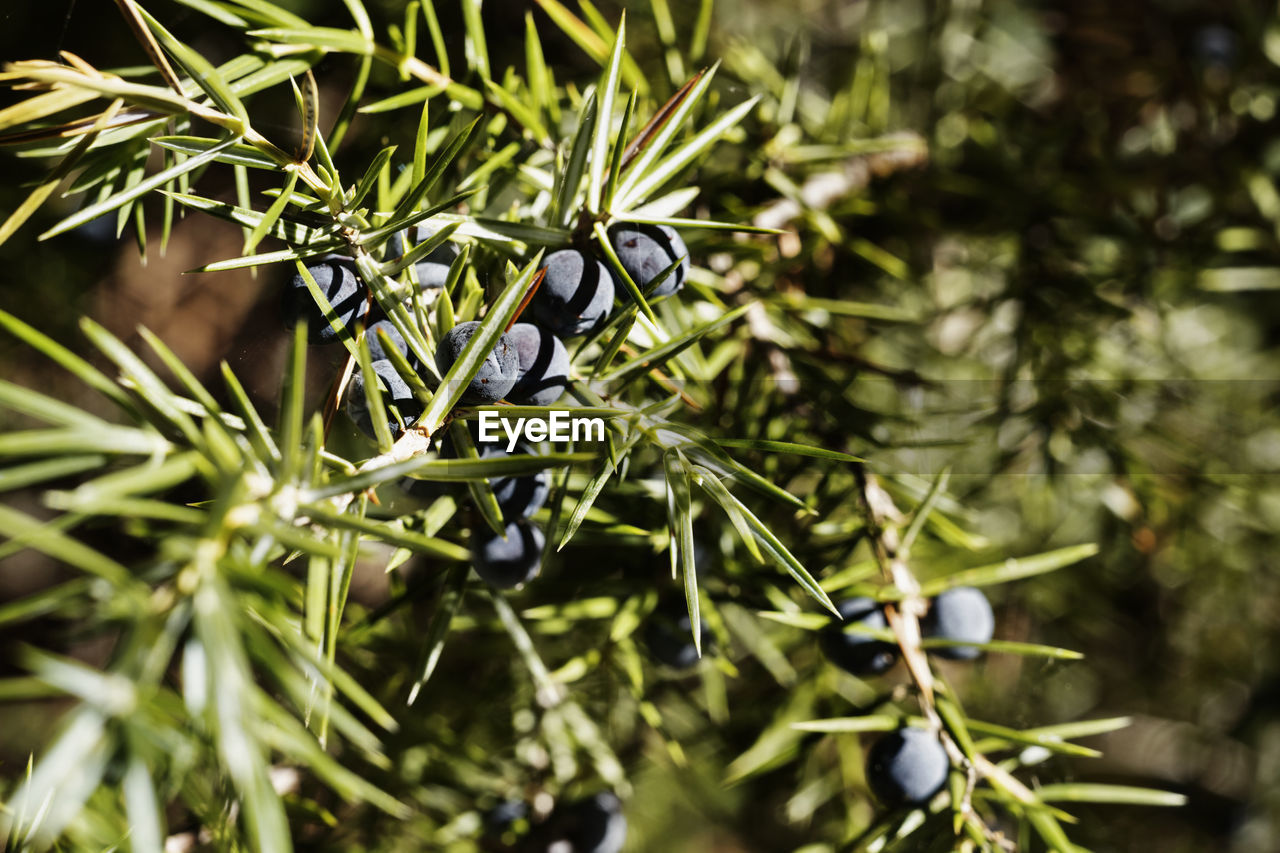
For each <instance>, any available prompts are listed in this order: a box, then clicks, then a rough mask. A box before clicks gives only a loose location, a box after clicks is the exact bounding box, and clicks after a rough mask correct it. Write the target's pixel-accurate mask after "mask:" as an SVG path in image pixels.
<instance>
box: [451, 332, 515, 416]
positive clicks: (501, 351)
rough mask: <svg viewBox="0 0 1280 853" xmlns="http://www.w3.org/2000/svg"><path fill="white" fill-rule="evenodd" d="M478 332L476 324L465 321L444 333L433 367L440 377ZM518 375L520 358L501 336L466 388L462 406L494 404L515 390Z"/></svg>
mask: <svg viewBox="0 0 1280 853" xmlns="http://www.w3.org/2000/svg"><path fill="white" fill-rule="evenodd" d="M479 328H480V321H479V320H469V321H467V322H465V323H459V324H458V325H456V326H454V327H453V328H452V329H450V330H449V331H448V333H447V334H446V335H445V336H444V339H443V340H442V341H440V345H439V346H438V347H436V367H438V368H440V373H441V375H443V374H445V373H447V372H448V370H449V368H451V367H453V363H454V362H455V361H457V360H458V356H460V355H462V350H463V349H464V348H466V346H467V343H468V342H469V341H470V340H471V336H472V335H474V334H475V333H476V330H477V329H479ZM519 375H520V357H519V355H518V354H517V353H516V348H515V345H514V344H513V343H512V342H511V338H510V337H508V336H507V334H506V333H505V332H504V333H503V334H502V335H500V336H499V337H498V342H497V343H496V344H494V346H493V349H492V350H490V351H489V354H488V355H486V356H485V359H484V362H483V363H482V364H481V365H480V370H479V371H477V372H476V375H475V377H474V378H473V379H472V380H471V382H470V383H469V384H468V385H467V389H466V390H465V391H464V392H463V394H462V402H464V403H470V404H472V405H483V404H485V403H496V402H498V401H499V400H501V399H502V398H503V397H505V396H507V394H508V393H510V391H511V389H512V388H514V387H515V385H516V377H517V376H519Z"/></svg>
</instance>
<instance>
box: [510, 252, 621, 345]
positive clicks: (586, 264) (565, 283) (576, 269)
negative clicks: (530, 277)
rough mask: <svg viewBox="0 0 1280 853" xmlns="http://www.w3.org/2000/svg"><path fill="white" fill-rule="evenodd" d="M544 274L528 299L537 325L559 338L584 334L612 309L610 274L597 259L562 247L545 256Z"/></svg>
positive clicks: (601, 321) (611, 281)
mask: <svg viewBox="0 0 1280 853" xmlns="http://www.w3.org/2000/svg"><path fill="white" fill-rule="evenodd" d="M543 266H544V267H545V268H546V270H547V274H546V278H544V279H543V281H542V284H541V285H540V286H539V287H538V292H537V293H536V294H534V297H533V301H532V302H530V303H529V312H530V313H531V314H532V316H533V318H534V319H535V320H537V322H538V325H540V326H543V327H545V328H547V329H550V330H551V331H552V332H554V333H555V334H557V335H559V336H560V337H562V338H571V337H573V336H574V335H583V334H586V333H587V332H590V331H592V330H593V329H595V328H596V327H597V326H599V325H600V324H602V323H603V322H604V321H605V319H607V318H608V316H609V312H610V311H612V310H613V277H612V276H610V275H609V270H608V268H607V267H605V265H604V264H602V263H600V261H598V260H596V259H595V258H593V257H591V256H590V255H585V254H583V253H582V252H579V251H578V250H577V249H563V250H561V251H559V252H553V253H551V254H550V255H548V256H547V259H546V261H545V262H544V263H543Z"/></svg>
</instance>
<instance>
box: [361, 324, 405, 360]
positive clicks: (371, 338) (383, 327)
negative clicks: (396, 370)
mask: <svg viewBox="0 0 1280 853" xmlns="http://www.w3.org/2000/svg"><path fill="white" fill-rule="evenodd" d="M379 332H381V333H382V334H384V335H386V337H387V338H389V339H390V341H391V346H392V347H394V348H395V349H397V350H399V351H400V354H401V355H403V356H404V357H405V358H406V359H407V360H408V361H409V364H410V365H411V366H412V365H414V364H415V363H416V362H417V359H416V358H414V357H413V356H412V355H410V354H409V344H407V343H406V342H405V339H404V335H402V334H400V330H399V329H397V328H396V326H395V323H392V322H391V321H390V320H379V321H378V322H376V323H373V324H371V325H370V326H369V328H367V329H365V331H364V339H365V341H366V342H368V344H369V360H370V361H382V360H384V359H387V358H388V356H387V348H386V347H385V346H384V345H383V342H382V335H380V334H379Z"/></svg>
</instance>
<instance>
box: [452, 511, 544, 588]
mask: <svg viewBox="0 0 1280 853" xmlns="http://www.w3.org/2000/svg"><path fill="white" fill-rule="evenodd" d="M504 532H505V533H506V538H505V539H504V538H503V537H501V536H498V535H497V534H496V533H494V532H493V531H492V530H490V529H489V528H488V527H482V528H480V529H478V530H476V532H475V533H473V534H472V536H471V558H472V565H473V566H475V570H476V574H477V575H479V576H480V579H481V580H483V581H484V582H485V583H488V584H491V585H493V586H496V587H499V588H502V589H506V588H509V587H513V586H519V585H520V584H522V583H527V582H529V581H531V580H533V578H534V577H536V576H537V574H538V569H539V568H540V567H541V565H542V549H543V546H545V545H546V538H545V537H544V536H543V535H542V530H541V529H540V528H539V527H538V526H537V525H536V524H533V523H531V522H529V521H508V522H507V525H506V529H505V531H504Z"/></svg>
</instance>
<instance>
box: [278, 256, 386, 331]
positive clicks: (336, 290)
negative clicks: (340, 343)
mask: <svg viewBox="0 0 1280 853" xmlns="http://www.w3.org/2000/svg"><path fill="white" fill-rule="evenodd" d="M306 266H307V271H308V272H309V273H311V277H312V278H313V279H315V282H316V285H317V286H318V287H319V288H320V292H321V293H323V294H324V295H325V298H326V299H328V300H329V304H330V305H332V306H333V311H334V313H335V314H337V316H338V319H339V320H341V321H342V324H343V325H344V326H346V327H347V329H348V331H350V332H351V333H352V334H354V333H355V329H354V328H353V326H354V324H355V323H356V321H358V320H360V319H361V318H362V317H364V316H365V315H366V314H367V313H368V312H369V293H368V291H367V290H366V288H365V286H364V283H363V282H361V281H360V278H359V276H357V275H356V268H355V262H354V261H352V260H351V259H350V258H349V257H347V256H346V255H324V256H322V257H319V258H313V259H311V260H309V261H307V263H306ZM283 311H284V320H285V323H286V324H287V325H288V326H289V327H290V328H292V327H294V326H296V325H297V324H298V321H299V320H302V319H303V318H305V319H306V321H307V341H308V343H312V344H327V343H331V342H333V341H336V340H338V335H337V333H336V332H334V330H333V327H332V326H330V325H329V321H328V320H326V319H325V317H324V314H322V313H321V311H320V306H319V305H317V304H316V301H315V299H314V298H313V297H312V295H311V291H310V289H308V287H307V282H306V279H304V278H303V277H302V273H301V272H298V273H295V274H294V276H293V278H292V279H290V280H289V286H288V287H287V288H285V294H284V306H283Z"/></svg>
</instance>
